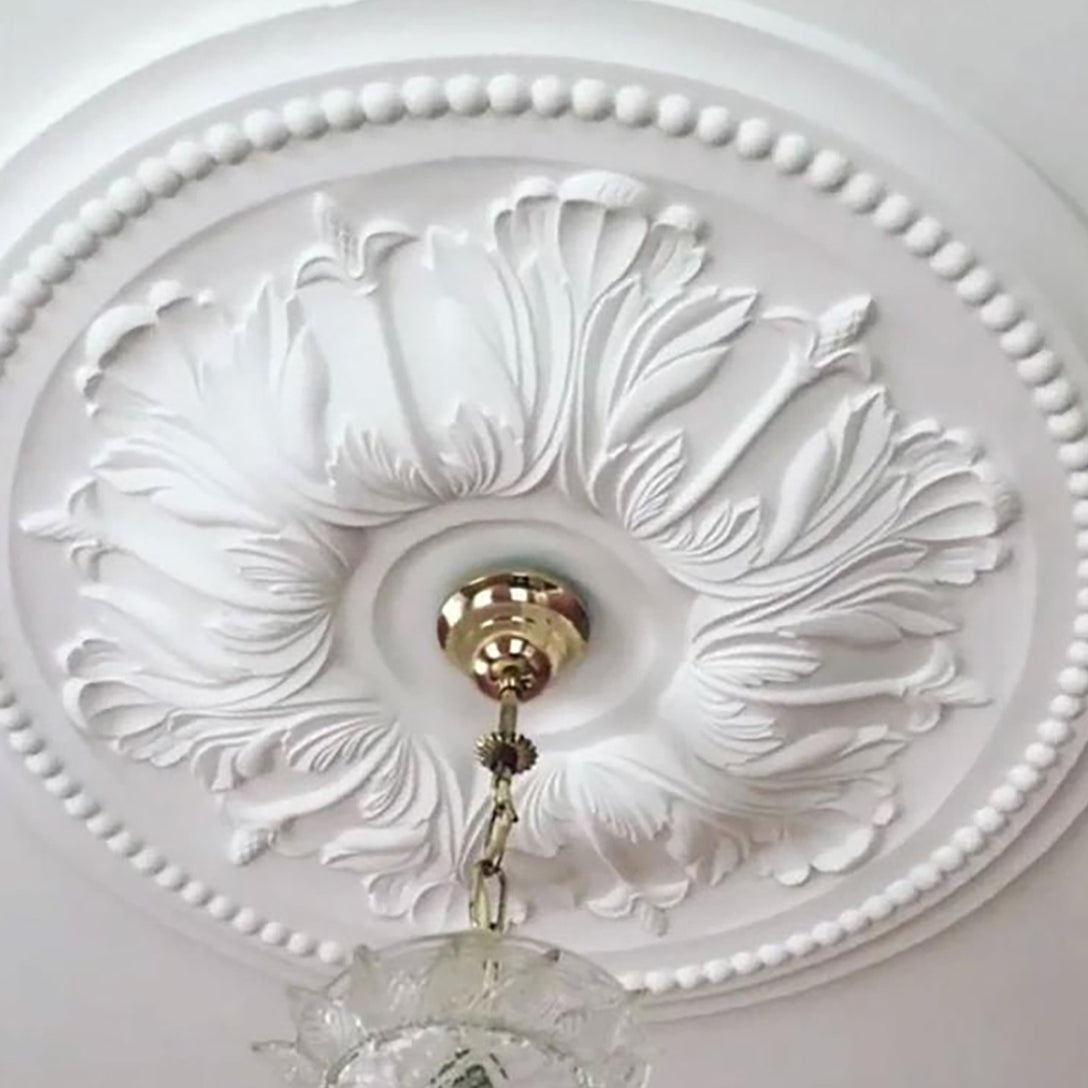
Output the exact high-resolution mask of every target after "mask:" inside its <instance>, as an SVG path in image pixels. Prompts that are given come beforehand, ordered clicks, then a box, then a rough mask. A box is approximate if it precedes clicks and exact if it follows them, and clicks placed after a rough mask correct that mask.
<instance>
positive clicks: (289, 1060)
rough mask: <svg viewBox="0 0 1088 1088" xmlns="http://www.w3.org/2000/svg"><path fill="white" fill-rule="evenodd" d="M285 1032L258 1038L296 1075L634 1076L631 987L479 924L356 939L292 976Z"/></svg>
mask: <svg viewBox="0 0 1088 1088" xmlns="http://www.w3.org/2000/svg"><path fill="white" fill-rule="evenodd" d="M290 998H291V1014H292V1018H293V1020H294V1022H295V1028H296V1031H297V1036H296V1039H295V1041H294V1042H269V1043H257V1044H256V1045H255V1046H254V1049H255V1050H256V1051H257V1052H258V1053H260V1054H262V1055H264V1056H266V1057H267V1058H268V1059H270V1060H271V1061H272V1062H273V1063H274V1064H275V1065H276V1066H277V1068H278V1070H279V1072H280V1075H281V1078H282V1080H283V1081H284V1083H286V1084H287V1085H290V1086H291V1088H502V1086H504V1085H509V1086H510V1088H642V1086H643V1085H644V1084H645V1083H646V1078H647V1074H648V1066H647V1064H646V1062H645V1060H644V1059H643V1057H642V1056H641V1055H640V1054H639V1053H638V1052H637V1049H636V1048H635V1047H634V1046H633V1045H632V1044H633V1019H632V1013H633V1000H632V998H631V996H630V995H629V994H628V993H627V992H626V991H625V990H624V989H623V988H622V987H621V986H620V985H619V983H618V982H617V981H616V980H615V979H614V978H613V977H612V976H611V975H609V974H608V973H607V972H605V971H604V970H602V969H601V968H599V967H597V966H596V965H595V964H593V963H591V962H590V961H589V960H587V959H584V958H583V957H581V956H578V955H576V954H574V953H572V952H568V951H565V950H562V949H558V948H553V947H551V946H549V945H545V944H541V943H539V942H537V941H533V940H529V939H527V938H524V937H512V936H503V935H500V934H496V933H491V932H488V931H481V930H473V931H470V932H465V933H454V934H447V935H444V936H438V937H425V938H421V939H418V940H412V941H406V942H403V943H401V944H397V945H393V946H391V947H389V948H386V949H383V950H382V951H378V952H375V951H371V950H369V949H366V948H359V949H357V950H356V953H355V956H354V959H353V962H352V965H351V967H350V969H349V970H348V971H346V972H344V974H342V975H341V976H340V977H339V978H337V979H336V980H334V981H333V982H332V983H331V984H330V985H329V986H328V987H327V988H326V989H324V990H320V991H309V990H293V991H291V994H290Z"/></svg>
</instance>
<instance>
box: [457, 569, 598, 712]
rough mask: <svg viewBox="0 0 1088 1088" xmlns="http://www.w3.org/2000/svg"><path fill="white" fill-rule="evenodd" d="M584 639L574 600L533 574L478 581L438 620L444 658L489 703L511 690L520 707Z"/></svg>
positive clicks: (583, 615) (581, 613) (566, 589)
mask: <svg viewBox="0 0 1088 1088" xmlns="http://www.w3.org/2000/svg"><path fill="white" fill-rule="evenodd" d="M588 640H589V614H588V613H587V611H586V608H585V605H584V604H583V603H582V601H581V600H580V598H579V597H578V594H577V593H575V592H574V590H573V589H571V588H570V586H568V585H564V584H563V583H562V582H560V581H559V580H558V579H557V578H554V577H552V576H551V575H549V574H543V573H540V572H538V571H523V570H504V571H494V572H492V573H490V574H484V575H481V576H480V577H478V578H474V579H472V581H470V582H468V583H466V584H465V585H463V586H462V587H461V588H460V589H458V590H457V591H456V592H454V593H452V594H451V595H450V596H449V597H448V598H447V599H446V602H445V604H443V605H442V611H441V612H440V613H439V617H438V641H439V643H440V645H441V646H442V648H443V649H444V650H445V651H446V656H447V657H449V659H450V660H451V661H452V662H453V663H454V664H455V665H456V666H457V667H458V668H459V669H460V670H461V671H462V672H464V673H466V674H467V675H468V676H470V677H471V678H472V679H473V680H475V682H476V685H477V687H479V688H480V690H481V691H482V692H483V693H484V694H485V695H488V696H490V697H491V698H492V699H499V698H500V697H501V694H502V691H503V689H504V687H508V686H510V685H511V684H513V685H514V686H515V688H516V695H517V697H518V700H519V701H521V702H525V701H526V700H528V699H532V698H533V697H534V696H537V695H539V694H540V693H541V691H543V690H544V688H545V687H546V686H547V684H548V682H549V681H550V680H551V679H552V677H554V676H555V675H556V674H557V673H559V671H560V670H561V669H563V668H564V667H566V666H569V665H570V664H572V663H573V662H575V661H577V660H578V658H580V657H581V656H582V654H583V653H584V651H585V647H586V643H587V642H588Z"/></svg>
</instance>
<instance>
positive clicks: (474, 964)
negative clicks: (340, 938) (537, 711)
mask: <svg viewBox="0 0 1088 1088" xmlns="http://www.w3.org/2000/svg"><path fill="white" fill-rule="evenodd" d="M588 638H589V618H588V614H587V612H586V609H585V607H584V605H583V604H582V602H581V601H580V600H579V598H578V596H577V594H575V593H574V592H573V591H572V590H571V589H570V588H569V587H568V586H566V585H564V584H562V583H561V582H560V581H558V580H557V579H555V578H553V577H551V576H549V575H544V574H539V573H527V572H521V571H500V572H496V573H492V574H487V575H484V576H482V577H479V578H476V579H474V580H473V581H471V582H469V583H468V584H466V585H465V586H463V587H461V588H460V589H458V590H457V591H456V592H455V593H453V594H452V595H451V596H450V597H449V598H448V599H447V600H446V602H445V604H444V605H443V606H442V609H441V611H440V613H439V618H438V639H439V642H440V643H441V645H442V647H443V649H444V650H445V652H446V655H447V656H448V657H449V659H450V660H451V661H452V662H453V663H454V664H455V665H456V666H457V667H458V668H460V669H461V670H462V671H463V672H464V673H466V674H467V675H468V676H469V677H471V679H472V680H474V681H475V683H476V686H477V687H478V688H479V689H480V691H481V692H483V693H484V694H485V695H486V696H488V697H490V698H491V699H493V700H495V701H496V702H497V703H498V704H499V717H498V724H497V726H496V727H495V729H494V730H493V731H491V732H488V733H485V734H484V735H483V736H481V737H480V738H479V739H478V740H477V742H476V757H477V760H478V761H479V763H480V764H481V765H482V766H483V767H484V768H485V769H486V770H487V771H488V773H489V774H490V776H491V814H490V819H489V822H488V826H487V831H486V834H485V837H484V841H483V847H482V850H481V852H480V855H479V857H478V858H477V860H476V862H475V864H474V866H473V869H472V877H471V886H470V889H469V922H470V928H469V929H467V930H466V931H464V932H457V933H450V934H446V935H441V936H436V937H424V938H420V939H416V940H409V941H405V942H402V943H399V944H395V945H392V946H390V947H388V948H384V949H381V950H372V949H369V948H366V947H359V948H357V949H356V950H355V952H354V955H353V957H352V961H351V965H350V967H349V968H348V969H347V970H346V971H344V972H343V973H342V974H341V975H340V976H338V977H337V978H335V979H334V980H333V981H332V982H331V983H330V984H329V985H328V986H327V987H325V988H324V989H323V990H317V991H311V990H301V989H292V990H291V991H289V994H288V997H289V1002H290V1011H291V1017H292V1019H293V1021H294V1024H295V1029H296V1038H295V1039H294V1041H290V1042H289V1041H273V1042H264V1043H256V1044H254V1050H255V1051H256V1052H257V1053H258V1054H260V1055H262V1056H264V1057H266V1058H267V1059H268V1060H269V1061H271V1062H272V1063H273V1064H274V1065H275V1066H276V1068H277V1069H278V1071H279V1073H280V1075H281V1078H282V1080H283V1081H284V1083H286V1084H287V1085H290V1086H291V1088H501V1086H502V1085H509V1086H511V1088H640V1086H641V1085H643V1084H645V1081H646V1077H647V1072H648V1069H647V1065H646V1062H645V1060H644V1059H643V1057H642V1056H641V1054H640V1053H639V1052H638V1048H637V1047H636V1046H634V1045H633V1027H634V1021H633V1005H632V999H631V997H630V995H629V994H628V993H627V992H626V991H625V990H624V989H623V988H622V987H621V986H620V984H619V983H618V982H617V981H616V980H615V979H614V978H613V977H612V976H611V975H609V974H608V973H607V972H606V971H604V970H602V969H601V968H600V967H598V966H597V965H596V964H594V963H591V962H590V961H589V960H587V959H584V958H583V957H581V956H579V955H576V954H575V953H573V952H569V951H567V950H566V949H562V948H556V947H553V946H550V945H546V944H541V943H539V942H537V941H534V940H529V939H527V938H525V937H520V936H513V935H511V934H510V933H509V919H508V912H507V897H508V886H507V877H506V871H505V867H504V862H505V857H506V851H507V848H508V846H509V842H510V838H511V835H512V833H513V831H514V828H515V825H516V823H517V812H516V809H515V799H514V794H513V782H514V779H515V777H516V776H517V775H519V774H522V773H524V772H525V771H528V770H529V769H530V768H531V767H532V766H533V764H534V763H535V762H536V757H537V752H536V747H535V746H534V744H533V742H532V741H531V740H530V739H529V738H528V737H526V736H524V735H523V734H522V733H521V732H520V731H519V726H518V711H519V707H520V705H521V704H522V703H524V702H526V701H528V700H530V699H533V698H535V697H536V696H538V695H539V694H540V693H541V692H542V691H544V689H545V688H546V687H547V685H548V683H549V682H550V681H551V680H552V679H553V678H554V677H555V676H556V675H557V674H558V673H559V672H560V671H561V670H562V669H563V668H564V667H565V666H568V665H570V664H571V663H573V662H574V661H575V660H577V659H578V658H579V657H580V656H581V655H582V653H583V651H584V649H585V646H586V643H587V640H588Z"/></svg>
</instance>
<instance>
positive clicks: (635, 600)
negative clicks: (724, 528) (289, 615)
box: [339, 497, 691, 744]
mask: <svg viewBox="0 0 1088 1088" xmlns="http://www.w3.org/2000/svg"><path fill="white" fill-rule="evenodd" d="M511 515H513V516H511ZM501 570H507V571H526V570H528V571H533V572H540V571H546V572H548V574H549V575H550V576H551V578H552V579H554V580H555V581H556V582H558V583H561V584H562V585H563V586H564V587H568V588H569V590H570V591H572V592H573V594H576V595H577V597H578V599H579V600H580V602H581V606H582V608H583V609H584V612H585V614H586V615H587V616H588V617H590V618H591V619H592V626H593V634H592V644H591V646H592V648H591V649H590V650H589V651H588V652H587V653H586V654H585V655H584V658H583V659H582V660H580V661H577V663H575V660H576V657H577V656H578V655H577V654H576V653H574V652H573V651H572V649H571V648H570V647H569V646H568V648H567V650H568V656H566V658H565V660H564V662H563V665H562V667H560V668H559V669H558V670H555V674H554V675H552V676H551V677H550V679H549V680H548V684H547V690H546V692H545V693H544V695H543V696H542V697H541V698H538V699H535V700H534V701H533V704H532V710H531V714H532V732H533V734H534V735H535V736H543V735H549V734H555V735H556V736H557V739H558V735H560V734H562V735H564V736H570V737H571V738H573V736H574V734H575V733H577V736H578V743H579V744H581V743H587V742H590V743H591V742H592V740H593V739H594V738H595V737H596V736H597V735H599V736H601V737H605V736H612V735H615V733H616V731H617V730H618V729H619V730H630V729H631V728H632V726H633V725H635V724H636V723H637V722H638V721H639V720H640V719H641V718H643V717H644V715H636V714H635V713H634V710H635V708H636V707H639V706H642V707H645V706H646V705H649V704H651V703H652V702H653V701H654V700H656V699H657V698H658V697H659V695H660V693H661V691H663V690H664V689H665V688H666V687H667V685H668V681H669V679H670V678H671V676H672V674H673V672H675V669H676V667H677V662H678V660H679V653H680V649H681V647H682V645H683V638H682V636H683V631H684V625H685V623H686V620H687V616H688V612H689V609H690V604H691V594H690V593H689V591H688V590H686V589H684V588H683V587H682V586H680V585H679V584H678V583H676V582H675V581H673V580H672V579H671V578H669V577H668V575H667V574H665V573H664V572H663V571H662V570H661V568H660V567H659V566H658V564H657V563H656V562H655V561H654V558H653V557H652V556H651V555H649V554H648V553H647V552H646V550H645V549H643V548H642V547H641V546H639V545H637V544H635V543H633V542H632V541H631V540H630V539H628V538H626V537H624V535H623V534H622V533H620V532H618V531H617V530H615V529H614V528H612V527H611V526H609V525H607V524H605V523H604V522H601V521H598V520H597V519H592V518H588V519H587V518H586V517H585V515H584V514H581V513H578V512H573V511H571V510H570V509H569V508H568V507H567V506H566V504H564V503H562V502H558V501H557V502H556V503H555V504H554V505H552V504H545V503H544V502H542V501H541V498H540V497H537V498H536V499H535V500H534V501H533V502H532V504H531V506H530V504H528V503H526V504H524V506H523V504H522V503H521V502H519V500H517V499H504V500H502V501H501V502H498V503H489V502H487V501H479V502H464V503H458V504H456V505H450V506H448V507H444V508H439V509H436V510H433V511H428V512H426V513H423V514H420V515H416V516H414V517H412V518H408V519H405V521H404V522H402V523H400V524H397V525H393V526H388V527H386V528H383V529H379V530H375V531H374V532H372V534H370V541H369V546H368V548H367V551H366V554H365V555H364V556H363V558H362V560H361V562H360V563H359V566H358V568H357V569H356V571H355V573H354V575H353V577H352V580H351V582H350V583H349V585H348V587H347V590H346V593H345V597H344V599H343V602H342V605H341V608H340V616H339V644H340V648H341V656H342V658H343V660H344V661H345V664H347V665H348V666H349V667H351V666H352V665H355V666H356V667H357V670H358V672H359V674H360V675H361V676H367V677H372V678H375V680H376V682H378V683H379V684H380V685H381V689H382V690H381V691H380V692H379V694H381V696H382V698H383V701H384V702H386V703H387V705H390V706H394V707H396V708H398V712H399V713H398V716H399V717H400V719H401V720H402V722H403V723H405V725H406V726H408V727H409V728H414V727H415V723H417V724H418V727H419V728H421V729H422V730H423V731H424V732H427V733H434V734H436V735H445V734H449V733H450V731H451V730H453V731H454V732H455V734H456V736H457V737H460V738H461V739H462V740H463V739H467V738H468V737H472V736H475V735H476V733H478V732H479V730H480V728H481V726H482V725H483V724H485V723H486V722H487V720H488V719H489V717H490V716H491V714H492V713H493V708H492V706H491V704H490V703H489V700H488V699H486V698H485V697H484V696H483V695H482V694H481V692H480V691H479V690H478V689H477V687H476V685H474V684H472V683H469V682H467V681H466V679H465V668H464V666H463V665H461V664H457V665H455V664H454V662H453V661H451V659H450V656H448V655H447V654H446V653H445V652H443V650H442V648H441V647H440V646H439V645H438V643H437V641H436V639H435V615H436V611H437V610H438V609H439V608H440V606H441V605H442V603H443V602H444V601H446V600H447V599H448V598H450V597H451V594H455V593H456V592H457V591H458V590H460V589H461V588H462V587H464V586H465V585H466V584H467V583H469V582H471V581H472V579H473V578H474V576H477V575H479V573H480V571H491V572H494V571H501ZM557 600H558V599H557V598H554V597H553V598H552V603H556V601H557ZM568 603H569V602H568ZM560 607H562V606H560ZM546 611H547V610H546V609H544V610H542V612H545V613H546ZM571 614H573V613H571ZM562 630H563V628H560V631H562ZM554 633H555V632H554V631H553V635H554ZM566 633H567V634H569V630H568V631H567V632H566ZM564 637H565V636H564ZM583 637H584V636H583ZM552 649H553V652H554V650H555V647H554V646H553V648H552Z"/></svg>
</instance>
